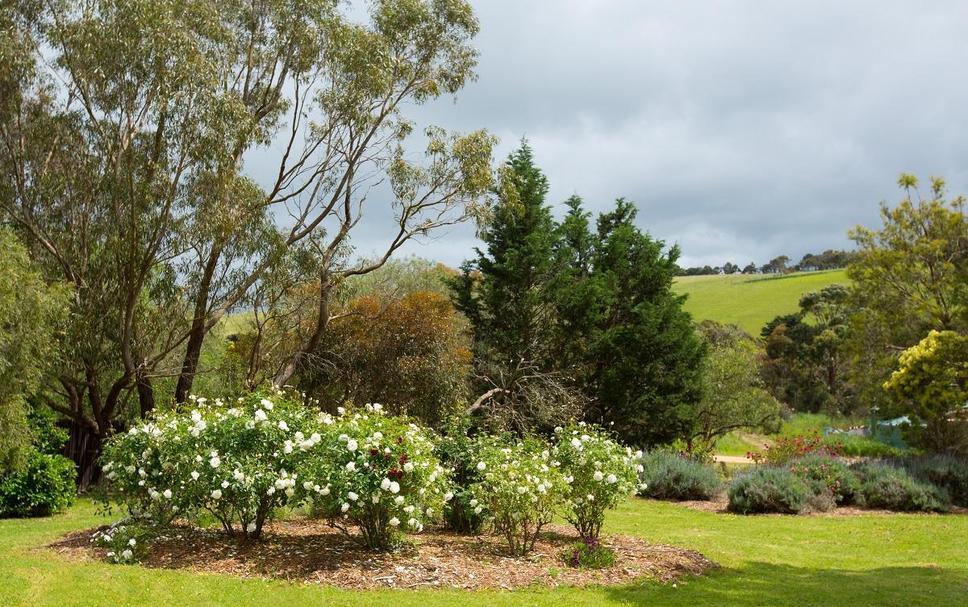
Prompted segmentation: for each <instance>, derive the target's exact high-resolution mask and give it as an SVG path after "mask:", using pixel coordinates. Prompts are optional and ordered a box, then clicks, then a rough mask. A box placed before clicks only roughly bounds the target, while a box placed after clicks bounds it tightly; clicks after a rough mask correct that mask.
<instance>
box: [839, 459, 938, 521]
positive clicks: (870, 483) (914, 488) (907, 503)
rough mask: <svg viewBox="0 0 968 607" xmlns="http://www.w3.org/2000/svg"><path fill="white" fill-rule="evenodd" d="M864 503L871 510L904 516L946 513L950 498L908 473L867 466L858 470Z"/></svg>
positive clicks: (887, 467)
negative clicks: (883, 510)
mask: <svg viewBox="0 0 968 607" xmlns="http://www.w3.org/2000/svg"><path fill="white" fill-rule="evenodd" d="M856 469H857V472H858V475H859V476H860V479H861V495H862V497H863V503H864V505H866V506H867V507H869V508H884V509H885V510H897V511H901V512H921V511H924V512H944V511H946V510H947V509H948V496H947V495H946V494H944V493H943V492H942V491H940V490H938V488H937V487H935V486H933V485H930V484H928V483H923V482H919V481H917V480H915V479H914V478H912V477H911V475H910V474H908V473H907V472H906V471H905V470H903V469H900V468H895V467H894V466H891V465H888V464H883V463H876V462H867V463H863V464H860V465H858V466H856Z"/></svg>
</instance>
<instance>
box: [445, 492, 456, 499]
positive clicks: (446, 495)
mask: <svg viewBox="0 0 968 607" xmlns="http://www.w3.org/2000/svg"><path fill="white" fill-rule="evenodd" d="M452 499H454V494H453V493H451V492H450V491H448V492H447V493H445V494H444V501H445V502H449V501H450V500H452Z"/></svg>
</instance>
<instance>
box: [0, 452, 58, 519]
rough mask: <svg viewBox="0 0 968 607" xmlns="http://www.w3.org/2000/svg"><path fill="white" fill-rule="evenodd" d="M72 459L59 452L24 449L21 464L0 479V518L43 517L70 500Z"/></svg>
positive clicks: (56, 510)
mask: <svg viewBox="0 0 968 607" xmlns="http://www.w3.org/2000/svg"><path fill="white" fill-rule="evenodd" d="M76 478H77V470H76V469H75V468H74V462H72V461H71V460H69V459H67V458H66V457H63V456H60V455H51V454H48V453H41V452H40V451H37V450H36V449H30V450H29V451H28V452H27V459H26V462H25V463H24V466H23V467H22V468H21V469H19V470H17V471H16V472H11V473H10V474H7V475H6V476H4V477H2V478H0V517H5V516H18V517H19V516H47V515H50V514H53V513H55V512H59V511H61V510H63V509H64V508H67V507H68V506H70V505H71V504H73V503H74V497H75V495H76V492H77V487H76V485H75V480H76Z"/></svg>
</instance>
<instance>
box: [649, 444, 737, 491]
mask: <svg viewBox="0 0 968 607" xmlns="http://www.w3.org/2000/svg"><path fill="white" fill-rule="evenodd" d="M642 467H643V470H642V475H641V480H642V484H643V485H644V488H640V490H639V494H640V495H642V496H644V497H651V498H654V499H660V500H708V499H712V497H713V496H714V495H716V493H718V492H719V490H720V487H721V486H722V483H720V481H719V474H718V473H717V472H716V470H714V469H713V468H712V467H711V466H708V465H706V464H703V463H701V462H697V461H695V460H691V459H688V458H685V457H682V456H680V455H677V454H675V453H669V452H666V451H652V452H651V453H648V454H646V455H645V456H644V457H643V458H642Z"/></svg>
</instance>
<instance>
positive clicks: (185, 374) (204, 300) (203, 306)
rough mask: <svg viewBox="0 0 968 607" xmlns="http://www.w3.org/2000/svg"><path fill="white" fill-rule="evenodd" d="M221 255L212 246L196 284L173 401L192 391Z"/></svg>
mask: <svg viewBox="0 0 968 607" xmlns="http://www.w3.org/2000/svg"><path fill="white" fill-rule="evenodd" d="M221 255H222V247H221V245H219V244H215V245H213V246H212V251H211V252H210V253H209V256H208V261H207V262H206V263H205V269H204V270H203V272H202V279H201V281H200V283H199V286H198V293H197V294H196V296H195V310H194V315H193V316H192V327H191V331H190V332H189V334H188V343H187V345H186V347H185V358H184V360H183V362H182V370H181V374H180V375H179V376H178V384H177V385H176V386H175V402H176V403H183V402H185V401H186V400H187V399H188V395H189V394H190V393H191V391H192V384H193V383H194V382H195V373H196V372H198V359H199V356H200V355H201V353H202V344H203V343H204V342H205V335H206V334H207V333H208V327H207V326H206V325H207V321H208V303H209V302H208V299H209V294H210V292H211V289H212V279H213V277H214V276H215V270H216V268H218V260H219V258H220V257H221Z"/></svg>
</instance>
